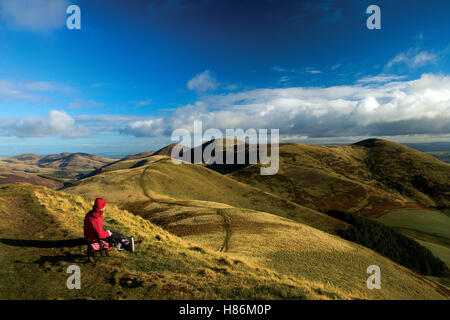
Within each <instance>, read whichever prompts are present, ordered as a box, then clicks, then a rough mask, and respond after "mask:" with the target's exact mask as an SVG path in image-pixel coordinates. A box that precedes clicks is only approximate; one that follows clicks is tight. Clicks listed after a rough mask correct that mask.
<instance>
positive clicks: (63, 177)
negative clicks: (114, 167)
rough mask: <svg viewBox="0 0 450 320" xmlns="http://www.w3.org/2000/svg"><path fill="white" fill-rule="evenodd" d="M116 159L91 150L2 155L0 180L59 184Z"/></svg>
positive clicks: (57, 185)
mask: <svg viewBox="0 0 450 320" xmlns="http://www.w3.org/2000/svg"><path fill="white" fill-rule="evenodd" d="M113 161H115V160H114V159H110V158H105V157H100V156H97V155H92V154H87V153H61V154H55V155H49V156H38V155H35V154H23V155H19V156H16V157H11V158H0V183H14V182H28V183H31V184H35V185H43V186H48V187H51V188H57V187H61V186H62V185H63V184H64V182H67V181H72V180H76V179H78V178H80V177H81V176H84V175H86V174H88V173H90V172H92V171H93V170H96V169H98V168H101V167H103V166H105V165H106V164H108V163H111V162H113Z"/></svg>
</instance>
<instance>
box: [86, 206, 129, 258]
mask: <svg viewBox="0 0 450 320" xmlns="http://www.w3.org/2000/svg"><path fill="white" fill-rule="evenodd" d="M105 208H106V201H105V199H102V198H97V199H95V202H94V207H93V209H92V210H91V211H89V212H88V213H87V214H86V216H85V217H84V238H85V239H86V241H87V242H88V243H91V242H93V241H98V240H104V241H106V242H107V243H108V244H109V245H110V246H114V247H116V248H117V249H118V250H119V251H123V250H127V251H131V252H134V237H125V236H124V235H122V234H120V233H118V232H114V231H110V230H106V231H105V230H104V229H103V213H104V211H105Z"/></svg>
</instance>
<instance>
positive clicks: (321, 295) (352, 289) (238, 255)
mask: <svg viewBox="0 0 450 320" xmlns="http://www.w3.org/2000/svg"><path fill="white" fill-rule="evenodd" d="M197 204H200V201H199V203H197ZM185 208H186V209H188V208H187V207H185ZM89 209H90V204H89V203H87V202H86V201H85V200H84V199H83V198H81V197H79V196H74V195H69V194H66V193H63V192H55V191H50V190H48V189H46V188H42V187H35V186H30V185H23V184H19V185H3V186H0V210H1V212H2V215H1V216H0V217H1V218H0V250H1V252H2V256H1V259H0V288H1V289H0V298H1V299H11V298H16V299H17V298H20V299H27V298H33V299H37V298H43V299H53V298H61V299H67V298H88V299H89V298H95V299H99V298H103V299H109V298H112V299H122V298H123V299H142V298H143V299H154V298H163V299H165V298H169V299H175V298H180V299H185V298H189V299H192V298H195V299H203V298H207V299H216V298H225V299H226V298H233V299H239V298H247V299H278V298H281V299H286V298H287V299H330V298H331V299H404V298H409V299H448V298H449V292H448V289H445V287H443V286H440V285H438V284H436V283H434V282H432V281H430V280H427V279H425V278H423V277H421V276H419V275H417V274H414V273H413V272H411V271H409V270H407V269H405V268H403V267H401V266H398V265H396V264H395V263H393V262H391V261H390V260H388V259H386V258H383V257H381V256H379V255H377V254H375V253H373V252H372V251H370V250H368V249H365V248H362V247H359V246H358V245H356V244H353V243H351V242H347V241H345V240H342V239H340V238H338V237H335V236H332V235H330V234H327V233H324V232H321V231H319V230H316V229H314V228H311V227H308V226H305V225H302V224H299V223H295V222H292V221H289V220H288V219H284V218H280V217H277V216H274V215H270V214H266V213H262V212H255V211H253V210H240V209H237V208H232V207H230V206H228V207H224V206H222V208H216V206H215V205H214V204H213V203H205V202H203V206H202V207H200V206H197V207H196V208H191V209H192V210H194V211H195V210H200V211H201V210H206V212H204V213H203V214H202V213H199V214H198V215H197V216H196V214H195V213H191V214H192V215H193V216H191V219H192V220H193V223H191V222H188V223H187V224H186V225H187V226H192V227H194V228H195V225H197V226H198V227H201V228H199V229H201V230H204V233H203V235H200V234H197V233H192V232H191V233H190V235H188V234H189V231H187V230H188V229H183V228H182V225H183V223H185V222H186V221H183V219H179V220H178V222H177V223H175V222H172V223H168V221H167V220H166V222H164V224H168V225H167V226H168V227H171V228H172V229H173V227H174V226H176V225H177V224H178V225H179V226H181V227H179V234H180V236H182V237H184V238H185V239H180V238H179V237H176V236H174V235H172V234H170V233H168V232H167V231H164V230H163V229H161V228H159V227H157V226H155V225H154V224H152V223H151V222H150V221H148V220H145V219H143V218H140V217H136V216H134V215H133V214H131V213H129V212H127V211H123V210H120V209H118V208H116V207H115V206H108V208H107V212H106V213H105V220H106V221H105V224H106V228H110V229H113V230H117V231H119V232H122V233H124V234H134V235H136V237H137V238H138V239H142V240H143V243H142V244H140V245H139V246H138V251H137V252H136V253H134V254H130V253H128V254H127V253H118V252H114V253H113V256H112V257H109V258H108V257H105V258H103V259H101V260H100V262H98V263H97V264H96V265H94V264H85V263H84V261H85V257H84V255H83V254H82V252H83V250H84V247H78V246H76V245H74V243H76V240H77V239H78V238H79V237H81V235H82V221H83V216H84V214H85V212H86V211H88V210H89ZM208 210H212V211H210V214H208V213H207V212H209V211H208ZM161 214H162V213H161ZM173 217H175V216H173ZM159 218H160V219H164V217H163V216H160V217H159ZM167 218H169V216H166V217H165V219H167ZM217 218H220V219H217ZM202 219H203V220H202ZM202 221H203V222H202ZM214 221H215V222H214ZM160 222H161V223H163V222H162V221H160ZM202 223H206V224H207V225H210V226H211V227H210V228H203V227H202ZM169 225H171V226H169ZM227 225H228V226H229V227H226V226H227ZM220 228H222V229H221V230H220ZM183 230H184V231H183ZM195 234H197V236H196V235H195ZM208 234H210V235H211V237H208V236H207V235H208ZM227 235H228V236H227ZM214 237H216V238H215V239H216V240H220V238H222V241H223V242H222V244H223V243H224V242H225V240H226V239H227V238H228V245H227V246H226V247H224V248H222V251H224V252H218V251H219V250H220V249H221V248H218V247H217V244H219V243H220V241H219V242H217V241H214ZM255 248H256V250H255ZM367 263H370V264H379V265H380V267H381V270H382V289H381V290H368V289H367V288H365V287H364V285H365V279H366V277H367V275H366V274H365V269H366V267H367V266H366V264H367ZM71 264H77V265H79V266H80V268H81V275H82V289H81V290H68V289H67V288H66V279H67V276H68V274H66V273H65V270H66V268H67V266H68V265H71Z"/></svg>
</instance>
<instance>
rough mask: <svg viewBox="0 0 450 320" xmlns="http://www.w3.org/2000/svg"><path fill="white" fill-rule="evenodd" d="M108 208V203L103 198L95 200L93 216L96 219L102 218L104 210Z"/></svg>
mask: <svg viewBox="0 0 450 320" xmlns="http://www.w3.org/2000/svg"><path fill="white" fill-rule="evenodd" d="M105 207H106V201H105V199H102V198H97V199H95V203H94V208H93V209H92V215H93V216H94V217H98V216H100V217H101V216H102V215H103V209H105Z"/></svg>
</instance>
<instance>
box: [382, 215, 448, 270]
mask: <svg viewBox="0 0 450 320" xmlns="http://www.w3.org/2000/svg"><path fill="white" fill-rule="evenodd" d="M377 221H379V222H382V223H384V224H386V225H388V226H390V227H392V228H394V229H396V230H398V231H400V232H401V233H403V234H405V235H407V236H409V237H411V238H413V239H415V240H416V241H418V242H419V243H421V244H422V245H423V246H425V247H427V248H428V249H430V250H431V252H433V253H434V254H435V255H436V256H437V257H439V258H440V259H442V260H443V261H444V262H445V263H446V264H447V266H450V217H449V216H448V215H446V214H445V213H442V212H439V211H431V210H399V211H393V212H390V213H388V214H386V215H384V216H382V217H381V218H379V219H377Z"/></svg>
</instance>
